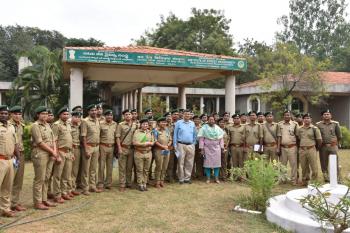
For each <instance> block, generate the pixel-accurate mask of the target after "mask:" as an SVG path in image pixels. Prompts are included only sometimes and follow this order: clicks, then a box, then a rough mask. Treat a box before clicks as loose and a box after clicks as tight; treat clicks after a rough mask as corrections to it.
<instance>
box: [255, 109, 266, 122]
mask: <svg viewBox="0 0 350 233" xmlns="http://www.w3.org/2000/svg"><path fill="white" fill-rule="evenodd" d="M256 116H257V121H258V123H259V124H261V125H262V124H264V123H265V115H264V113H263V112H258V113H257V114H256Z"/></svg>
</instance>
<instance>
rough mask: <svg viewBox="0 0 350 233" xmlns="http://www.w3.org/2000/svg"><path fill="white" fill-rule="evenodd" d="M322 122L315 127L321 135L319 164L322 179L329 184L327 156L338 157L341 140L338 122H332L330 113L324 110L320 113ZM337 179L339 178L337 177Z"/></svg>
mask: <svg viewBox="0 0 350 233" xmlns="http://www.w3.org/2000/svg"><path fill="white" fill-rule="evenodd" d="M321 115H322V121H320V122H317V123H316V126H317V127H318V128H319V129H320V131H321V135H322V140H323V143H322V146H321V148H320V163H321V170H322V173H323V178H324V180H325V181H326V182H329V176H328V161H329V155H331V154H334V155H338V146H339V145H340V141H341V139H342V134H341V131H340V126H339V122H337V121H333V120H332V113H331V112H330V111H329V110H325V111H323V112H322V113H321ZM337 158H338V163H337V164H338V174H339V157H338V156H337ZM338 178H339V177H338Z"/></svg>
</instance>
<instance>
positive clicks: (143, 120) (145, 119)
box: [140, 118, 149, 124]
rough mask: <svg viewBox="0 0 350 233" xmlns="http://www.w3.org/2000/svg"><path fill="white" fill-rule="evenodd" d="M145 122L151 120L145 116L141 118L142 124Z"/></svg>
mask: <svg viewBox="0 0 350 233" xmlns="http://www.w3.org/2000/svg"><path fill="white" fill-rule="evenodd" d="M144 122H149V120H148V118H143V119H141V120H140V124H142V123H144Z"/></svg>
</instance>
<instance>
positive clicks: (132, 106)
mask: <svg viewBox="0 0 350 233" xmlns="http://www.w3.org/2000/svg"><path fill="white" fill-rule="evenodd" d="M129 108H130V109H133V108H134V96H133V92H132V91H130V92H129Z"/></svg>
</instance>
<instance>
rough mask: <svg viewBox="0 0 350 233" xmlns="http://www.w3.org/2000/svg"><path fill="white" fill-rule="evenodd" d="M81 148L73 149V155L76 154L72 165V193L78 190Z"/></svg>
mask: <svg viewBox="0 0 350 233" xmlns="http://www.w3.org/2000/svg"><path fill="white" fill-rule="evenodd" d="M80 151H81V150H80V147H78V148H73V154H74V160H73V164H72V177H71V180H72V182H71V185H70V188H71V190H72V191H74V190H76V189H77V177H78V174H79V170H80V163H81V153H80Z"/></svg>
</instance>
